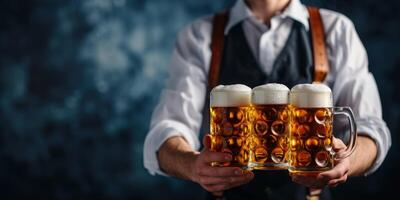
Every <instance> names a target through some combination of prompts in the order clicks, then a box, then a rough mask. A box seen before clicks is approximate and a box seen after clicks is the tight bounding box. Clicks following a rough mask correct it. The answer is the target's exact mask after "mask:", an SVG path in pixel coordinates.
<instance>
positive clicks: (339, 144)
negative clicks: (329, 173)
mask: <svg viewBox="0 0 400 200" xmlns="http://www.w3.org/2000/svg"><path fill="white" fill-rule="evenodd" d="M332 148H333V150H334V151H336V152H337V151H340V150H343V149H346V145H345V144H344V143H343V141H342V140H341V139H338V138H335V137H333V140H332Z"/></svg>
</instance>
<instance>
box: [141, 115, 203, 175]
mask: <svg viewBox="0 0 400 200" xmlns="http://www.w3.org/2000/svg"><path fill="white" fill-rule="evenodd" d="M175 136H181V137H183V138H184V139H185V140H186V141H187V143H188V144H189V146H190V147H191V148H192V149H193V150H197V149H198V148H200V142H199V139H198V137H197V135H196V134H195V133H194V132H193V131H192V130H191V129H190V128H188V127H187V126H186V125H184V124H182V123H180V122H177V121H173V120H165V121H163V122H161V123H158V124H157V125H156V126H154V127H153V128H152V129H151V130H150V132H149V134H148V135H147V137H146V139H145V142H144V149H143V161H144V167H145V168H146V169H147V170H148V171H149V173H150V174H151V175H155V174H160V175H164V176H168V174H166V173H164V172H163V171H161V169H160V165H159V163H158V159H157V151H158V149H159V148H160V147H161V145H162V144H163V143H164V142H165V141H166V140H167V139H169V138H171V137H175Z"/></svg>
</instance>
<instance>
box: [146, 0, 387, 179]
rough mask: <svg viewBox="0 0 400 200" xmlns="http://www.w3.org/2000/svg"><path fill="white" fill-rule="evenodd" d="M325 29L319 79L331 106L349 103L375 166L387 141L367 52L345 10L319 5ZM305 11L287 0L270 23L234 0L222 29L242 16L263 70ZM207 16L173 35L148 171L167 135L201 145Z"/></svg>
mask: <svg viewBox="0 0 400 200" xmlns="http://www.w3.org/2000/svg"><path fill="white" fill-rule="evenodd" d="M320 12H321V17H322V21H323V24H324V29H325V33H326V44H327V52H328V59H329V63H330V72H329V74H328V76H327V77H326V79H325V81H324V83H325V84H326V85H328V86H329V87H330V88H332V91H333V97H334V102H335V105H336V106H350V107H351V108H352V109H353V111H354V114H355V118H356V123H357V129H358V134H359V135H367V136H369V137H370V138H372V139H373V140H374V141H375V143H376V145H377V147H378V154H377V158H376V160H375V162H374V164H373V166H372V167H371V168H370V169H369V170H368V171H367V172H366V173H365V175H368V174H370V173H372V172H374V171H375V170H376V169H377V168H378V167H379V166H380V165H381V164H382V162H383V160H384V158H385V156H386V154H387V152H388V149H389V148H390V146H391V137H390V131H389V129H388V128H387V126H386V124H385V122H384V121H383V119H382V108H381V102H380V98H379V93H378V88H377V86H376V83H375V80H374V77H373V75H372V74H371V73H370V72H369V71H368V59H367V54H366V51H365V49H364V46H363V44H362V43H361V41H360V39H359V37H358V35H357V33H356V31H355V28H354V25H353V23H352V22H351V21H350V20H349V19H348V18H347V17H345V16H344V15H342V14H340V13H337V12H334V11H330V10H326V9H321V10H320ZM308 17H309V16H308V12H307V9H306V7H305V6H304V5H302V4H301V3H300V1H299V0H291V1H290V3H289V5H288V7H287V8H286V9H285V10H284V11H283V12H282V13H276V15H275V16H274V17H272V19H271V22H270V26H266V25H265V24H263V23H262V22H261V21H260V20H258V19H256V18H255V17H254V15H253V14H252V12H251V11H250V9H249V8H248V7H247V5H246V4H245V2H244V0H237V2H236V4H235V5H234V6H233V8H232V9H231V12H230V18H229V21H228V24H227V26H226V28H225V34H228V33H229V30H230V29H231V28H232V27H233V26H234V25H236V24H238V23H240V22H243V23H242V26H243V29H244V33H245V37H246V39H247V42H248V43H249V46H250V49H251V51H252V53H253V54H254V55H255V58H256V59H257V60H258V61H259V63H260V66H261V68H262V70H263V71H264V72H265V73H266V74H269V73H270V72H271V70H272V67H273V63H274V61H275V59H276V58H277V56H278V55H279V53H280V52H281V50H282V49H283V47H284V45H285V43H286V40H287V38H288V36H289V33H290V31H291V26H292V23H293V21H298V22H300V23H301V24H303V25H304V27H305V28H306V30H308V29H309V23H308ZM211 29H212V16H206V17H203V18H200V19H198V20H196V21H194V22H193V23H192V24H190V25H188V26H187V27H186V28H184V29H183V30H182V31H181V32H180V33H179V35H178V39H177V42H176V45H175V49H174V51H173V56H172V61H171V63H170V68H169V78H168V80H167V83H166V87H165V89H164V90H163V91H162V94H161V99H160V102H159V104H158V105H157V107H156V108H155V110H154V113H153V116H152V120H151V124H150V131H149V133H148V135H147V137H146V140H145V143H144V150H143V155H144V166H145V168H146V169H148V171H149V172H150V173H151V174H153V175H154V174H155V173H158V174H163V175H166V174H164V173H163V172H162V171H161V170H160V167H159V164H158V160H157V151H158V149H159V148H160V146H161V145H162V144H163V143H164V141H166V140H167V139H168V138H170V137H173V136H182V137H183V138H185V140H186V141H187V142H188V144H189V145H190V147H191V148H192V149H193V150H198V149H199V147H200V139H199V135H200V133H199V131H200V126H201V122H202V110H203V107H204V104H205V96H206V85H207V81H208V80H207V79H208V71H209V64H210V59H211V51H210V43H211Z"/></svg>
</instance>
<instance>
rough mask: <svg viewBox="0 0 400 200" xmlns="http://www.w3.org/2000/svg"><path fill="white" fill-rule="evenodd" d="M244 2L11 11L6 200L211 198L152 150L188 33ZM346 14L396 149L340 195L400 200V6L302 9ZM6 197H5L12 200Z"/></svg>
mask: <svg viewBox="0 0 400 200" xmlns="http://www.w3.org/2000/svg"><path fill="white" fill-rule="evenodd" d="M232 2H233V0H197V1H195V0H188V1H182V0H168V1H166V0H84V1H80V0H64V1H61V0H41V1H39V0H38V1H32V0H31V1H26V0H13V1H5V0H3V1H1V3H0V31H1V32H0V190H1V191H0V196H2V197H3V198H4V199H19V198H28V197H29V198H31V199H38V198H40V199H129V198H131V199H132V198H134V199H159V198H166V199H176V198H178V199H182V198H191V199H202V198H203V197H204V193H203V192H202V190H201V189H200V188H199V187H198V186H197V185H195V184H192V183H188V182H184V181H180V180H176V179H172V178H165V177H161V176H150V175H149V174H148V173H147V172H146V171H145V169H144V168H143V163H142V158H143V157H142V147H143V141H144V138H145V135H146V133H147V131H148V126H149V120H150V116H151V113H152V111H153V109H154V106H155V105H156V103H157V101H158V99H159V93H160V91H161V88H162V87H163V84H164V81H165V78H166V75H167V72H166V67H167V65H168V62H169V60H170V55H171V51H172V47H173V44H174V40H175V38H176V34H177V32H178V31H179V30H180V29H182V28H183V27H184V25H186V24H188V23H189V22H190V21H192V20H194V19H195V18H197V17H199V16H202V15H205V14H210V13H212V12H215V11H218V10H220V9H222V8H224V7H227V6H228V5H231V4H232ZM303 2H304V3H311V4H314V5H319V6H323V7H327V8H330V9H333V10H337V11H340V12H342V13H344V14H346V15H347V16H348V17H349V18H350V19H352V20H353V21H354V23H355V26H356V29H357V30H358V33H359V35H360V37H361V40H362V41H363V43H364V44H365V46H366V48H367V51H368V55H369V60H370V71H372V72H373V73H374V75H375V78H376V80H377V84H378V87H379V89H380V93H381V98H382V104H383V112H384V119H385V120H386V122H387V123H388V126H389V128H390V130H391V132H392V139H393V146H392V148H391V150H390V152H389V154H388V156H387V158H386V161H385V162H384V164H383V165H382V166H381V168H380V169H379V170H378V171H377V172H376V173H375V174H373V175H371V176H370V177H368V178H362V177H361V178H352V179H350V180H349V181H348V183H347V184H344V185H341V186H339V187H338V188H337V189H334V190H333V194H334V195H335V197H338V198H341V199H344V198H345V197H347V198H349V199H350V197H354V198H357V199H361V198H364V199H375V198H379V197H381V198H383V197H386V196H388V195H390V194H393V195H396V193H395V190H396V189H397V188H396V186H399V184H398V181H399V180H400V177H399V173H398V169H399V168H400V164H399V161H398V160H399V159H400V154H399V145H398V144H397V143H398V141H399V137H398V135H397V133H398V132H399V108H400V107H399V106H400V104H399V100H400V96H399V94H400V88H399V86H400V78H399V74H400V39H399V36H400V28H399V21H400V14H399V13H400V3H399V1H396V0H386V1H376V0H342V1H328V0H324V1H303ZM3 198H2V199H3Z"/></svg>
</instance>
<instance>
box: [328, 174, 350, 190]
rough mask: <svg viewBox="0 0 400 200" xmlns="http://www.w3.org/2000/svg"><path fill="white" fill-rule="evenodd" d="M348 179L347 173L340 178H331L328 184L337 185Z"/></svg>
mask: <svg viewBox="0 0 400 200" xmlns="http://www.w3.org/2000/svg"><path fill="white" fill-rule="evenodd" d="M346 181H347V174H346V175H344V176H342V177H340V178H338V179H334V180H330V181H329V182H328V186H329V187H336V186H337V185H339V184H342V183H345V182H346Z"/></svg>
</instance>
